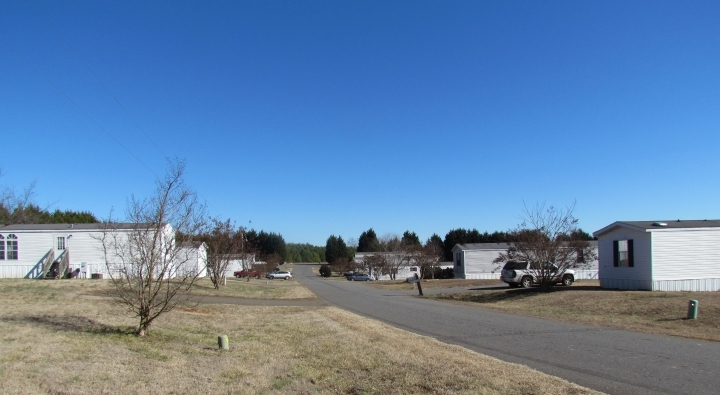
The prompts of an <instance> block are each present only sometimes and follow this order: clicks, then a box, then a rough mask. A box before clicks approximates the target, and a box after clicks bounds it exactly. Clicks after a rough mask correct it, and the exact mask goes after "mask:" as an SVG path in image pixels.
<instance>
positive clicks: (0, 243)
mask: <svg viewBox="0 0 720 395" xmlns="http://www.w3.org/2000/svg"><path fill="white" fill-rule="evenodd" d="M2 260H5V238H4V237H3V235H0V261H2Z"/></svg>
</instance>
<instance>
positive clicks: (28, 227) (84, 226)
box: [0, 223, 138, 232]
mask: <svg viewBox="0 0 720 395" xmlns="http://www.w3.org/2000/svg"><path fill="white" fill-rule="evenodd" d="M101 225H103V224H102V223H96V224H12V225H5V226H0V232H10V231H19V230H57V231H62V230H67V231H69V230H99V229H101ZM136 226H138V225H137V224H126V223H116V224H113V225H112V227H113V228H117V229H133V228H134V227H136Z"/></svg>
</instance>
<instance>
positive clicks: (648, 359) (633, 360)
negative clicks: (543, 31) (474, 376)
mask: <svg viewBox="0 0 720 395" xmlns="http://www.w3.org/2000/svg"><path fill="white" fill-rule="evenodd" d="M293 275H294V276H295V277H296V278H297V280H299V281H301V282H302V283H303V284H305V285H306V286H307V287H308V288H309V289H310V290H312V291H313V292H314V293H315V294H316V295H317V296H318V298H320V299H321V300H323V301H325V302H326V303H328V304H332V305H336V306H338V307H341V308H344V309H346V310H349V311H352V312H355V313H358V314H361V315H363V316H366V317H370V318H374V319H378V320H381V321H384V322H386V323H388V324H391V325H394V326H396V327H399V328H402V329H405V330H408V331H411V332H415V333H419V334H422V335H426V336H431V337H434V338H436V339H438V340H440V341H443V342H446V343H451V344H457V345H461V346H464V347H466V348H468V349H471V350H474V351H477V352H479V353H482V354H486V355H490V356H493V357H496V358H498V359H501V360H504V361H508V362H514V363H519V364H523V365H527V366H530V367H531V368H534V369H537V370H539V371H541V372H544V373H547V374H551V375H554V376H558V377H561V378H563V379H566V380H568V381H571V382H574V383H576V384H579V385H582V386H586V387H589V388H592V389H595V390H598V391H603V392H606V393H609V394H710V393H717V391H718V388H720V364H719V362H720V344H718V343H714V342H708V341H702V340H689V339H682V338H675V337H669V336H658V335H651V334H644V333H637V332H630V331H624V330H616V329H611V328H600V327H593V326H586V325H576V324H568V323H562V322H555V321H549V320H543V319H538V318H532V317H523V316H518V315H512V314H505V313H499V312H495V311H491V310H487V309H483V308H480V307H470V306H463V305H457V304H451V303H444V302H439V301H435V300H429V299H424V298H418V297H416V296H415V295H417V291H391V290H381V289H376V288H373V287H370V286H367V285H365V284H361V283H357V282H349V281H329V280H326V279H322V278H320V277H318V276H317V275H315V274H314V273H313V272H312V266H311V265H296V266H295V270H294V272H293Z"/></svg>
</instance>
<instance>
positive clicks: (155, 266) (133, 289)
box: [99, 161, 206, 336]
mask: <svg viewBox="0 0 720 395" xmlns="http://www.w3.org/2000/svg"><path fill="white" fill-rule="evenodd" d="M168 165H169V166H168V170H167V174H166V175H165V177H164V178H163V179H158V180H157V181H156V189H155V192H154V193H153V195H152V196H151V197H150V198H147V199H137V198H135V197H134V196H132V197H131V198H130V199H129V200H128V205H127V210H126V211H127V212H126V216H127V218H126V223H124V224H119V223H117V222H115V221H114V220H113V219H112V216H111V217H110V219H109V220H107V221H105V222H104V223H103V224H102V234H101V236H100V237H99V239H100V240H101V241H102V248H103V252H104V255H105V262H106V265H107V269H108V273H109V275H110V279H111V282H112V284H113V286H114V288H115V293H114V296H115V300H116V301H117V302H118V303H120V304H122V305H124V306H125V307H126V308H127V309H128V311H129V312H130V313H131V314H133V315H134V316H135V317H137V318H138V320H139V322H138V327H137V334H138V336H144V335H145V334H147V332H148V331H149V330H150V326H151V324H152V323H153V322H154V321H155V319H157V318H158V317H159V316H160V315H162V314H163V313H166V312H168V311H171V310H172V309H174V308H175V307H177V306H178V305H181V304H185V303H189V302H190V300H189V291H190V290H191V288H192V286H193V284H194V283H195V281H196V280H197V279H198V274H199V272H198V271H197V270H184V269H183V268H184V266H185V265H186V264H187V263H188V261H189V256H188V255H187V253H186V252H185V251H187V250H186V249H182V248H177V246H179V245H180V244H182V243H183V242H189V241H191V240H192V238H193V236H196V235H197V234H198V233H199V232H200V231H201V230H202V229H203V228H204V226H205V224H206V212H205V206H204V205H203V204H202V203H200V202H199V201H198V198H197V194H196V193H195V192H194V191H193V190H192V189H190V188H189V187H188V186H187V185H186V184H185V182H184V180H183V173H184V171H185V163H184V162H177V161H175V162H169V163H168ZM176 235H177V236H176Z"/></svg>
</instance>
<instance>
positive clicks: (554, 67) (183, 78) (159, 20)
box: [0, 1, 720, 245]
mask: <svg viewBox="0 0 720 395" xmlns="http://www.w3.org/2000/svg"><path fill="white" fill-rule="evenodd" d="M718 21H720V3H718V2H712V1H708V2H698V1H694V2H662V1H642V2H632V1H619V2H611V1H597V2H590V1H583V2H579V1H568V2H552V1H548V2H533V1H527V2H508V1H502V2H480V1H408V2H402V1H392V2H388V1H328V2H323V1H256V2H245V1H230V2H144V1H122V2H97V1H72V2H65V1H53V2H48V1H36V2H26V1H4V2H0V38H1V39H2V40H0V138H1V139H2V147H3V149H2V154H0V168H1V169H2V170H3V173H4V176H3V178H2V179H0V185H11V186H14V187H16V188H22V187H23V186H26V185H27V184H29V183H30V182H31V181H33V180H36V181H37V188H36V192H37V196H36V200H37V202H38V203H40V204H42V205H51V207H52V208H59V209H73V210H89V211H92V212H93V213H94V214H96V215H97V216H99V217H106V216H107V215H108V214H109V213H110V210H111V208H114V209H115V211H116V212H118V211H119V212H122V210H123V209H124V207H125V202H126V198H127V197H128V196H130V195H131V194H135V195H136V196H146V195H147V194H149V193H150V191H151V190H152V188H153V181H154V179H155V177H156V175H162V174H163V173H164V171H165V159H164V157H165V156H169V157H178V158H184V159H185V160H186V162H187V182H188V183H189V184H190V185H192V186H193V187H194V188H195V189H196V190H197V191H198V192H199V193H200V195H201V197H202V198H203V199H204V200H205V201H206V202H207V204H208V207H209V209H210V212H211V213H212V214H214V215H217V216H220V217H223V218H228V217H229V218H232V219H234V220H235V221H236V222H237V223H238V224H239V225H247V224H248V223H249V221H252V227H254V228H256V229H264V230H267V231H274V232H278V233H281V234H282V235H283V236H284V237H285V240H286V241H288V242H310V243H313V244H317V245H324V243H325V240H326V239H327V237H328V236H329V235H331V234H335V235H342V236H343V237H344V238H346V239H347V238H349V237H355V238H357V237H358V236H359V235H360V233H361V232H362V231H364V230H366V229H368V228H370V227H373V228H374V229H375V230H376V232H377V233H378V234H384V233H400V234H401V233H402V232H403V231H405V230H411V231H415V232H417V233H418V234H419V236H420V237H421V238H422V239H425V238H427V237H429V236H430V235H431V234H432V233H438V234H439V235H440V236H441V237H443V236H444V235H445V233H446V232H447V231H449V230H450V229H454V228H459V227H462V228H477V229H478V230H480V231H489V232H492V231H495V230H507V229H509V228H513V227H515V225H517V223H518V222H519V217H520V215H521V213H522V210H523V202H526V203H528V204H530V205H533V204H535V203H536V202H541V203H542V202H545V203H546V204H553V205H556V206H567V205H570V204H572V203H573V202H576V211H575V214H576V217H578V219H579V220H580V226H581V227H582V228H583V229H585V230H587V231H590V232H592V231H595V230H598V229H600V228H602V227H604V226H605V225H607V224H609V223H611V222H613V221H616V220H658V219H666V220H667V219H677V218H681V219H706V218H708V219H709V218H720V213H718V211H719V209H720V207H719V204H718V198H717V196H720V182H718V174H720V155H719V153H718V151H719V150H718V148H719V147H720V133H719V129H720V23H718ZM86 65H87V66H89V68H88V67H87V66H86ZM95 75H96V76H97V77H98V78H99V79H100V81H102V84H101V83H100V82H99V81H98V79H96V77H95ZM103 84H104V86H106V87H107V89H106V88H105V87H104V86H103ZM110 92H111V93H110ZM116 99H117V100H116ZM148 136H149V137H148Z"/></svg>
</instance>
